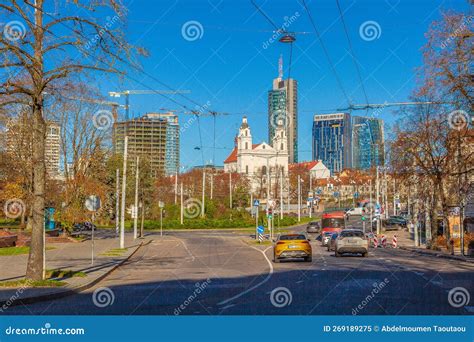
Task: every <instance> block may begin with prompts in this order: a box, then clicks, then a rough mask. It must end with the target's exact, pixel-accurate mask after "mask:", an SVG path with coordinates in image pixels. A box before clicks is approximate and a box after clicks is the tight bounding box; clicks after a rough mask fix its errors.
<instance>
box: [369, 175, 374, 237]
mask: <svg viewBox="0 0 474 342" xmlns="http://www.w3.org/2000/svg"><path fill="white" fill-rule="evenodd" d="M369 203H370V207H369V210H370V213H369V214H370V231H372V211H373V207H372V206H373V205H374V204H373V203H372V179H369Z"/></svg>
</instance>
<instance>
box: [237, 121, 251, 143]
mask: <svg viewBox="0 0 474 342" xmlns="http://www.w3.org/2000/svg"><path fill="white" fill-rule="evenodd" d="M237 148H238V150H239V152H243V151H251V150H252V134H251V133H250V127H249V124H248V122H247V117H246V116H244V117H243V118H242V124H241V125H240V128H239V135H238V137H237Z"/></svg>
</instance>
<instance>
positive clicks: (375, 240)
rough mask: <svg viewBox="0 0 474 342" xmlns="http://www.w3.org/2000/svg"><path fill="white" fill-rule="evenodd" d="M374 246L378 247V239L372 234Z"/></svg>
mask: <svg viewBox="0 0 474 342" xmlns="http://www.w3.org/2000/svg"><path fill="white" fill-rule="evenodd" d="M373 241H374V248H378V247H379V240H378V238H377V235H374V240H373Z"/></svg>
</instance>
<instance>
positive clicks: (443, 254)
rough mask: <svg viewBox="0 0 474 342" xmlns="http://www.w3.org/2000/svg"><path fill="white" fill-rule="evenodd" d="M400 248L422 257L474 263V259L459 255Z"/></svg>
mask: <svg viewBox="0 0 474 342" xmlns="http://www.w3.org/2000/svg"><path fill="white" fill-rule="evenodd" d="M398 248H399V249H403V250H404V251H409V252H414V253H418V254H422V255H429V256H433V257H437V258H443V259H451V260H458V261H464V262H467V263H474V259H473V260H470V259H466V258H464V257H461V256H457V255H450V254H445V253H431V252H425V251H423V250H418V249H412V248H410V247H403V246H399V247H398Z"/></svg>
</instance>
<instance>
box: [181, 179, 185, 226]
mask: <svg viewBox="0 0 474 342" xmlns="http://www.w3.org/2000/svg"><path fill="white" fill-rule="evenodd" d="M180 196H181V213H180V220H181V224H184V202H183V182H181V191H180Z"/></svg>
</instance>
